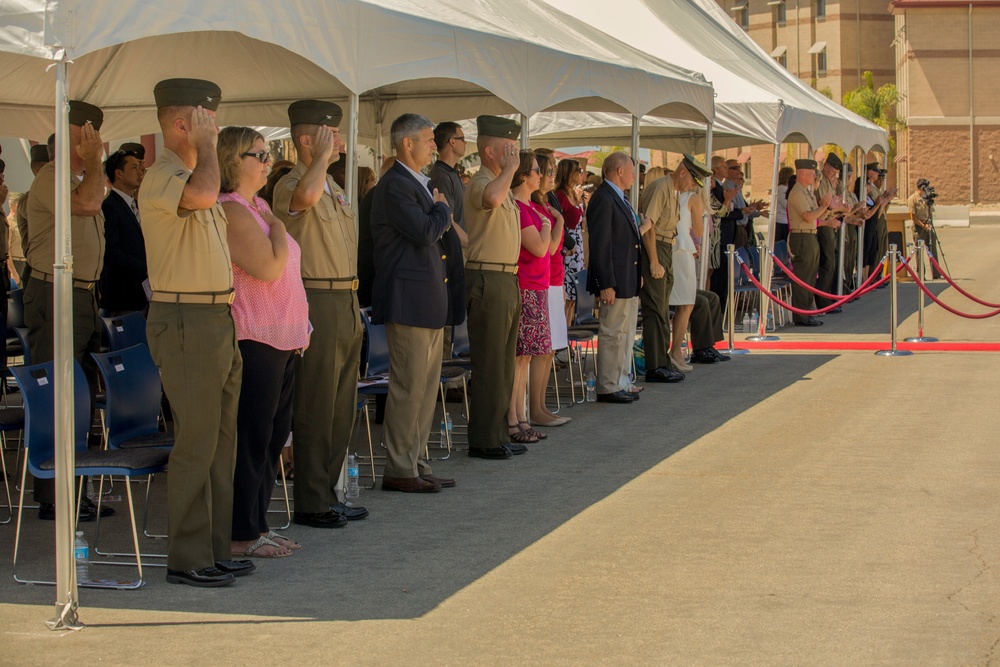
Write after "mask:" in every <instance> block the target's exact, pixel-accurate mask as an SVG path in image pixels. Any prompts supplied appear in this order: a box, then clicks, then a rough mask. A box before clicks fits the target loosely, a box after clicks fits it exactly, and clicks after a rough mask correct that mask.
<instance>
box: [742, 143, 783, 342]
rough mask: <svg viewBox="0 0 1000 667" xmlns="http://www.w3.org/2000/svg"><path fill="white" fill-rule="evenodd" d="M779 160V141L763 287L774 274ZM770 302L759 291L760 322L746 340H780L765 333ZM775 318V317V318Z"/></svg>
mask: <svg viewBox="0 0 1000 667" xmlns="http://www.w3.org/2000/svg"><path fill="white" fill-rule="evenodd" d="M779 160H781V142H780V141H779V142H777V143H776V144H774V169H772V170H771V206H770V211H771V213H770V215H768V216H767V250H768V252H767V253H761V254H760V264H761V269H760V278H761V284H763V285H764V286H765V287H768V288H769V287H770V285H771V276H772V275H774V262H772V261H771V254H770V253H771V252H773V251H774V235H775V233H776V232H777V225H778V221H777V220H776V219H775V216H776V215H777V213H778V170H779V169H780V165H779V162H778V161H779ZM769 305H770V304H769V303H768V300H767V296H766V295H765V294H764V292H761V293H760V307H759V308H758V309H757V312H758V313H760V318H759V321H760V324H759V326H758V329H757V331H755V332H754V335H752V336H748V337H747V340H753V341H773V340H781V339H780V338H778V337H777V336H769V335H768V334H767V309H768V306H769ZM775 319H777V318H775Z"/></svg>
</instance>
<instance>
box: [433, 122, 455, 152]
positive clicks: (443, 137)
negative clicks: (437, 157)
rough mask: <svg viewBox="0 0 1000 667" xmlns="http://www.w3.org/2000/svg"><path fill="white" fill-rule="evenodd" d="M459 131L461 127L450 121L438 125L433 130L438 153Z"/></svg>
mask: <svg viewBox="0 0 1000 667" xmlns="http://www.w3.org/2000/svg"><path fill="white" fill-rule="evenodd" d="M461 129H462V126H461V125H459V124H458V123H456V122H454V121H451V120H446V121H444V122H443V123H438V124H437V127H435V128H434V144H435V145H436V146H437V149H438V151H439V152H440V151H443V150H444V147H445V146H446V145H447V144H448V142H449V141H451V140H452V139H453V138H454V137H455V135H456V134H458V131H459V130H461Z"/></svg>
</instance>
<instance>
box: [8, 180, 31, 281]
mask: <svg viewBox="0 0 1000 667" xmlns="http://www.w3.org/2000/svg"><path fill="white" fill-rule="evenodd" d="M28 194H29V193H28V192H25V193H24V194H23V195H21V197H20V198H19V199H18V200H17V216H16V217H17V231H18V234H20V236H21V257H23V258H24V261H25V262H26V263H28V265H29V266H30V265H31V263H30V262H28ZM11 247H12V248H13V247H14V246H13V244H12V245H11Z"/></svg>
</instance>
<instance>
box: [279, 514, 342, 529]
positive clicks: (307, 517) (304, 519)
mask: <svg viewBox="0 0 1000 667" xmlns="http://www.w3.org/2000/svg"><path fill="white" fill-rule="evenodd" d="M292 521H293V522H294V523H297V524H299V525H300V526H312V527H313V528H343V527H344V526H346V525H347V519H346V518H344V517H342V516H340V515H339V514H337V513H336V512H296V513H295V514H293V515H292Z"/></svg>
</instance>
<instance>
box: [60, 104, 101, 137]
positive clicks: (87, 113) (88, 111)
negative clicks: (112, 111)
mask: <svg viewBox="0 0 1000 667" xmlns="http://www.w3.org/2000/svg"><path fill="white" fill-rule="evenodd" d="M88 120H89V121H90V124H91V125H93V126H94V129H95V130H98V131H99V130H100V129H101V123H103V122H104V112H103V111H101V110H100V109H99V108H97V107H95V106H94V105H93V104H87V103H86V102H81V101H80V100H70V101H69V124H70V125H77V126H79V127H83V126H84V124H86V122H87V121H88Z"/></svg>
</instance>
